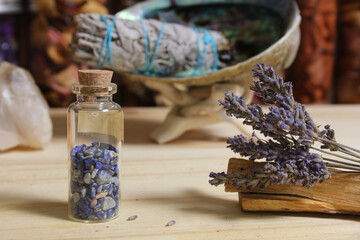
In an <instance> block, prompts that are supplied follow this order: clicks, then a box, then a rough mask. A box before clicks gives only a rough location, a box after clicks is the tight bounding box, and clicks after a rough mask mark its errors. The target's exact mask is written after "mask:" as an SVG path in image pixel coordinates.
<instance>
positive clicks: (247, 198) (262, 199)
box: [225, 158, 360, 215]
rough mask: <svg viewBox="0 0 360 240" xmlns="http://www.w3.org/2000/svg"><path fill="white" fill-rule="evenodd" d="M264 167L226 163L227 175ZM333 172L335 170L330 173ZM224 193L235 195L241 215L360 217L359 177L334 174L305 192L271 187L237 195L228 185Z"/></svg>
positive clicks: (234, 161)
mask: <svg viewBox="0 0 360 240" xmlns="http://www.w3.org/2000/svg"><path fill="white" fill-rule="evenodd" d="M264 164H265V163H259V162H252V161H248V160H244V159H237V158H232V159H230V160H229V165H228V173H229V172H230V171H231V170H233V171H237V172H239V173H242V174H245V173H247V172H248V171H249V169H250V167H251V166H252V165H254V166H257V167H262V166H263V165H264ZM333 171H335V170H333ZM225 191H227V192H239V201H240V206H241V208H242V209H243V210H244V211H286V212H324V213H346V214H355V215H360V174H355V173H338V174H333V175H332V177H331V178H330V179H329V180H327V181H325V182H323V183H317V184H315V186H313V187H312V188H310V189H308V188H306V187H302V186H301V185H296V186H294V185H292V184H278V185H277V184H273V185H270V186H268V187H267V188H265V189H259V188H254V189H252V190H250V191H249V190H242V191H238V189H237V188H235V187H233V186H232V185H231V184H228V185H226V188H225Z"/></svg>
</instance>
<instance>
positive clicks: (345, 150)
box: [338, 147, 360, 158]
mask: <svg viewBox="0 0 360 240" xmlns="http://www.w3.org/2000/svg"><path fill="white" fill-rule="evenodd" d="M338 151H339V152H342V153H345V154H348V155H350V156H353V157H356V158H360V155H358V154H356V153H353V152H350V151H349V150H347V149H344V148H342V147H340V148H339V150H338Z"/></svg>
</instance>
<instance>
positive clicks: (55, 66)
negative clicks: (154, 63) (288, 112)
mask: <svg viewBox="0 0 360 240" xmlns="http://www.w3.org/2000/svg"><path fill="white" fill-rule="evenodd" d="M137 2H139V1H136V0H0V61H9V62H11V63H15V64H17V65H19V66H21V67H24V68H26V69H28V70H29V71H30V72H31V74H32V75H33V76H34V78H35V80H36V82H37V85H38V86H39V87H40V89H41V91H42V93H43V94H44V96H45V98H46V100H47V101H48V103H49V105H50V106H51V107H67V106H68V105H69V104H70V103H71V102H73V101H74V98H75V96H74V95H73V94H72V93H71V84H72V83H73V82H75V81H77V72H76V71H77V70H78V69H80V68H86V66H82V65H80V64H77V63H75V62H73V60H72V56H71V51H70V48H69V43H70V42H71V34H72V32H73V31H74V30H75V28H74V16H75V15H76V14H79V13H102V14H107V13H109V14H115V13H117V12H118V11H120V10H122V9H124V8H127V7H129V6H131V5H133V4H136V3H137ZM297 3H298V5H299V7H300V10H301V15H302V23H301V34H302V36H301V44H300V49H299V51H298V55H297V57H296V60H295V62H294V63H293V64H292V66H291V67H290V68H289V69H288V70H287V71H286V72H285V71H283V72H282V75H284V76H285V79H286V80H287V81H292V82H293V84H294V93H295V97H296V100H297V101H299V102H302V103H360V47H359V46H360V1H359V0H338V1H336V0H297ZM114 81H115V82H116V83H117V84H118V85H119V93H118V94H116V96H115V97H114V100H115V101H116V102H118V103H119V104H120V105H122V106H155V105H156V101H155V94H154V93H153V92H152V91H151V90H149V89H147V88H145V87H144V86H143V85H142V84H141V83H137V82H133V81H132V82H130V81H126V80H125V79H120V78H119V76H118V75H116V74H115V77H114ZM255 100H256V99H255Z"/></svg>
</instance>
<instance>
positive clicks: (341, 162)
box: [323, 157, 360, 168]
mask: <svg viewBox="0 0 360 240" xmlns="http://www.w3.org/2000/svg"><path fill="white" fill-rule="evenodd" d="M323 159H324V160H325V161H328V162H334V163H339V164H343V165H348V166H352V167H359V168H360V165H358V164H352V163H348V162H343V161H340V160H335V159H332V158H326V157H323Z"/></svg>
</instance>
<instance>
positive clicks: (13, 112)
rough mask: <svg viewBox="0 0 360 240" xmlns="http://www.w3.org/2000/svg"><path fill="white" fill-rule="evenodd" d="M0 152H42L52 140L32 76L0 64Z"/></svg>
mask: <svg viewBox="0 0 360 240" xmlns="http://www.w3.org/2000/svg"><path fill="white" fill-rule="evenodd" d="M0 93H1V95H0V123H1V124H0V150H2V151H3V150H6V149H9V148H12V147H15V146H19V145H21V146H27V147H32V148H43V147H44V145H45V144H46V143H48V142H49V141H50V139H51V137H52V122H51V119H50V116H49V107H48V105H47V103H46V101H45V99H44V97H43V96H42V94H41V92H40V90H39V88H38V87H37V86H36V84H35V81H34V79H33V77H32V76H31V74H30V73H29V72H28V71H26V70H25V69H23V68H20V67H17V66H16V65H13V64H10V63H8V62H2V63H0Z"/></svg>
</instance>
